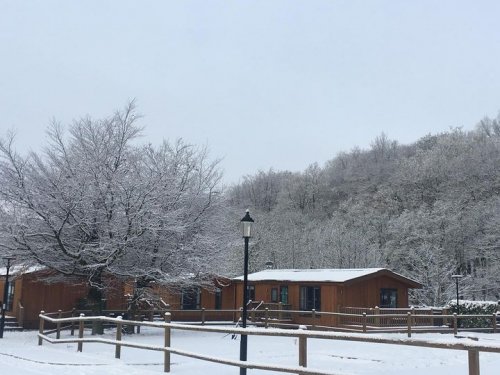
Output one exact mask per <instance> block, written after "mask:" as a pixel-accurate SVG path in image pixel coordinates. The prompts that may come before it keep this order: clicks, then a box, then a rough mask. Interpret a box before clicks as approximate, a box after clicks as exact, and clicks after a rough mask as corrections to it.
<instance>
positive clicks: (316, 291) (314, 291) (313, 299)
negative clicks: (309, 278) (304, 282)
mask: <svg viewBox="0 0 500 375" xmlns="http://www.w3.org/2000/svg"><path fill="white" fill-rule="evenodd" d="M300 309H301V310H305V311H310V310H312V309H314V310H317V311H319V310H321V288H320V287H319V286H301V287H300Z"/></svg>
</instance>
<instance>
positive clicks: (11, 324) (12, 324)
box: [4, 316, 22, 331]
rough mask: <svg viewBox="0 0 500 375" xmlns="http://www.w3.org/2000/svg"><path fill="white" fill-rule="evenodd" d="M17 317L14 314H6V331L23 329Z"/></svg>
mask: <svg viewBox="0 0 500 375" xmlns="http://www.w3.org/2000/svg"><path fill="white" fill-rule="evenodd" d="M21 330H22V327H19V324H18V323H17V319H16V318H15V317H13V316H6V317H5V321H4V331H21Z"/></svg>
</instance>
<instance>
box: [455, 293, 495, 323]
mask: <svg viewBox="0 0 500 375" xmlns="http://www.w3.org/2000/svg"><path fill="white" fill-rule="evenodd" d="M458 302H459V305H460V306H459V308H460V312H459V311H458V309H457V301H456V300H452V301H450V302H448V305H447V306H446V307H445V308H448V309H449V310H450V312H451V313H458V314H459V315H488V316H489V317H487V318H486V317H484V318H465V319H460V324H459V325H460V327H462V328H480V327H483V328H487V327H491V318H490V317H491V315H492V314H495V313H496V312H497V311H498V309H499V304H498V302H494V301H468V300H459V301H458Z"/></svg>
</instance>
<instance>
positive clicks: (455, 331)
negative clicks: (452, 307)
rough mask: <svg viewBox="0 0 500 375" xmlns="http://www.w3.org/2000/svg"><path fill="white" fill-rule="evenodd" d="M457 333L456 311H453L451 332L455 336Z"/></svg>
mask: <svg viewBox="0 0 500 375" xmlns="http://www.w3.org/2000/svg"><path fill="white" fill-rule="evenodd" d="M457 333H458V319H457V313H453V334H454V335H455V336H456V335H457Z"/></svg>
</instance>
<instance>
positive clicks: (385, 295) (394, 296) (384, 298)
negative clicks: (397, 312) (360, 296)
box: [380, 288, 398, 308]
mask: <svg viewBox="0 0 500 375" xmlns="http://www.w3.org/2000/svg"><path fill="white" fill-rule="evenodd" d="M380 307H385V308H396V307H398V290H397V289H389V288H382V289H380Z"/></svg>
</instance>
